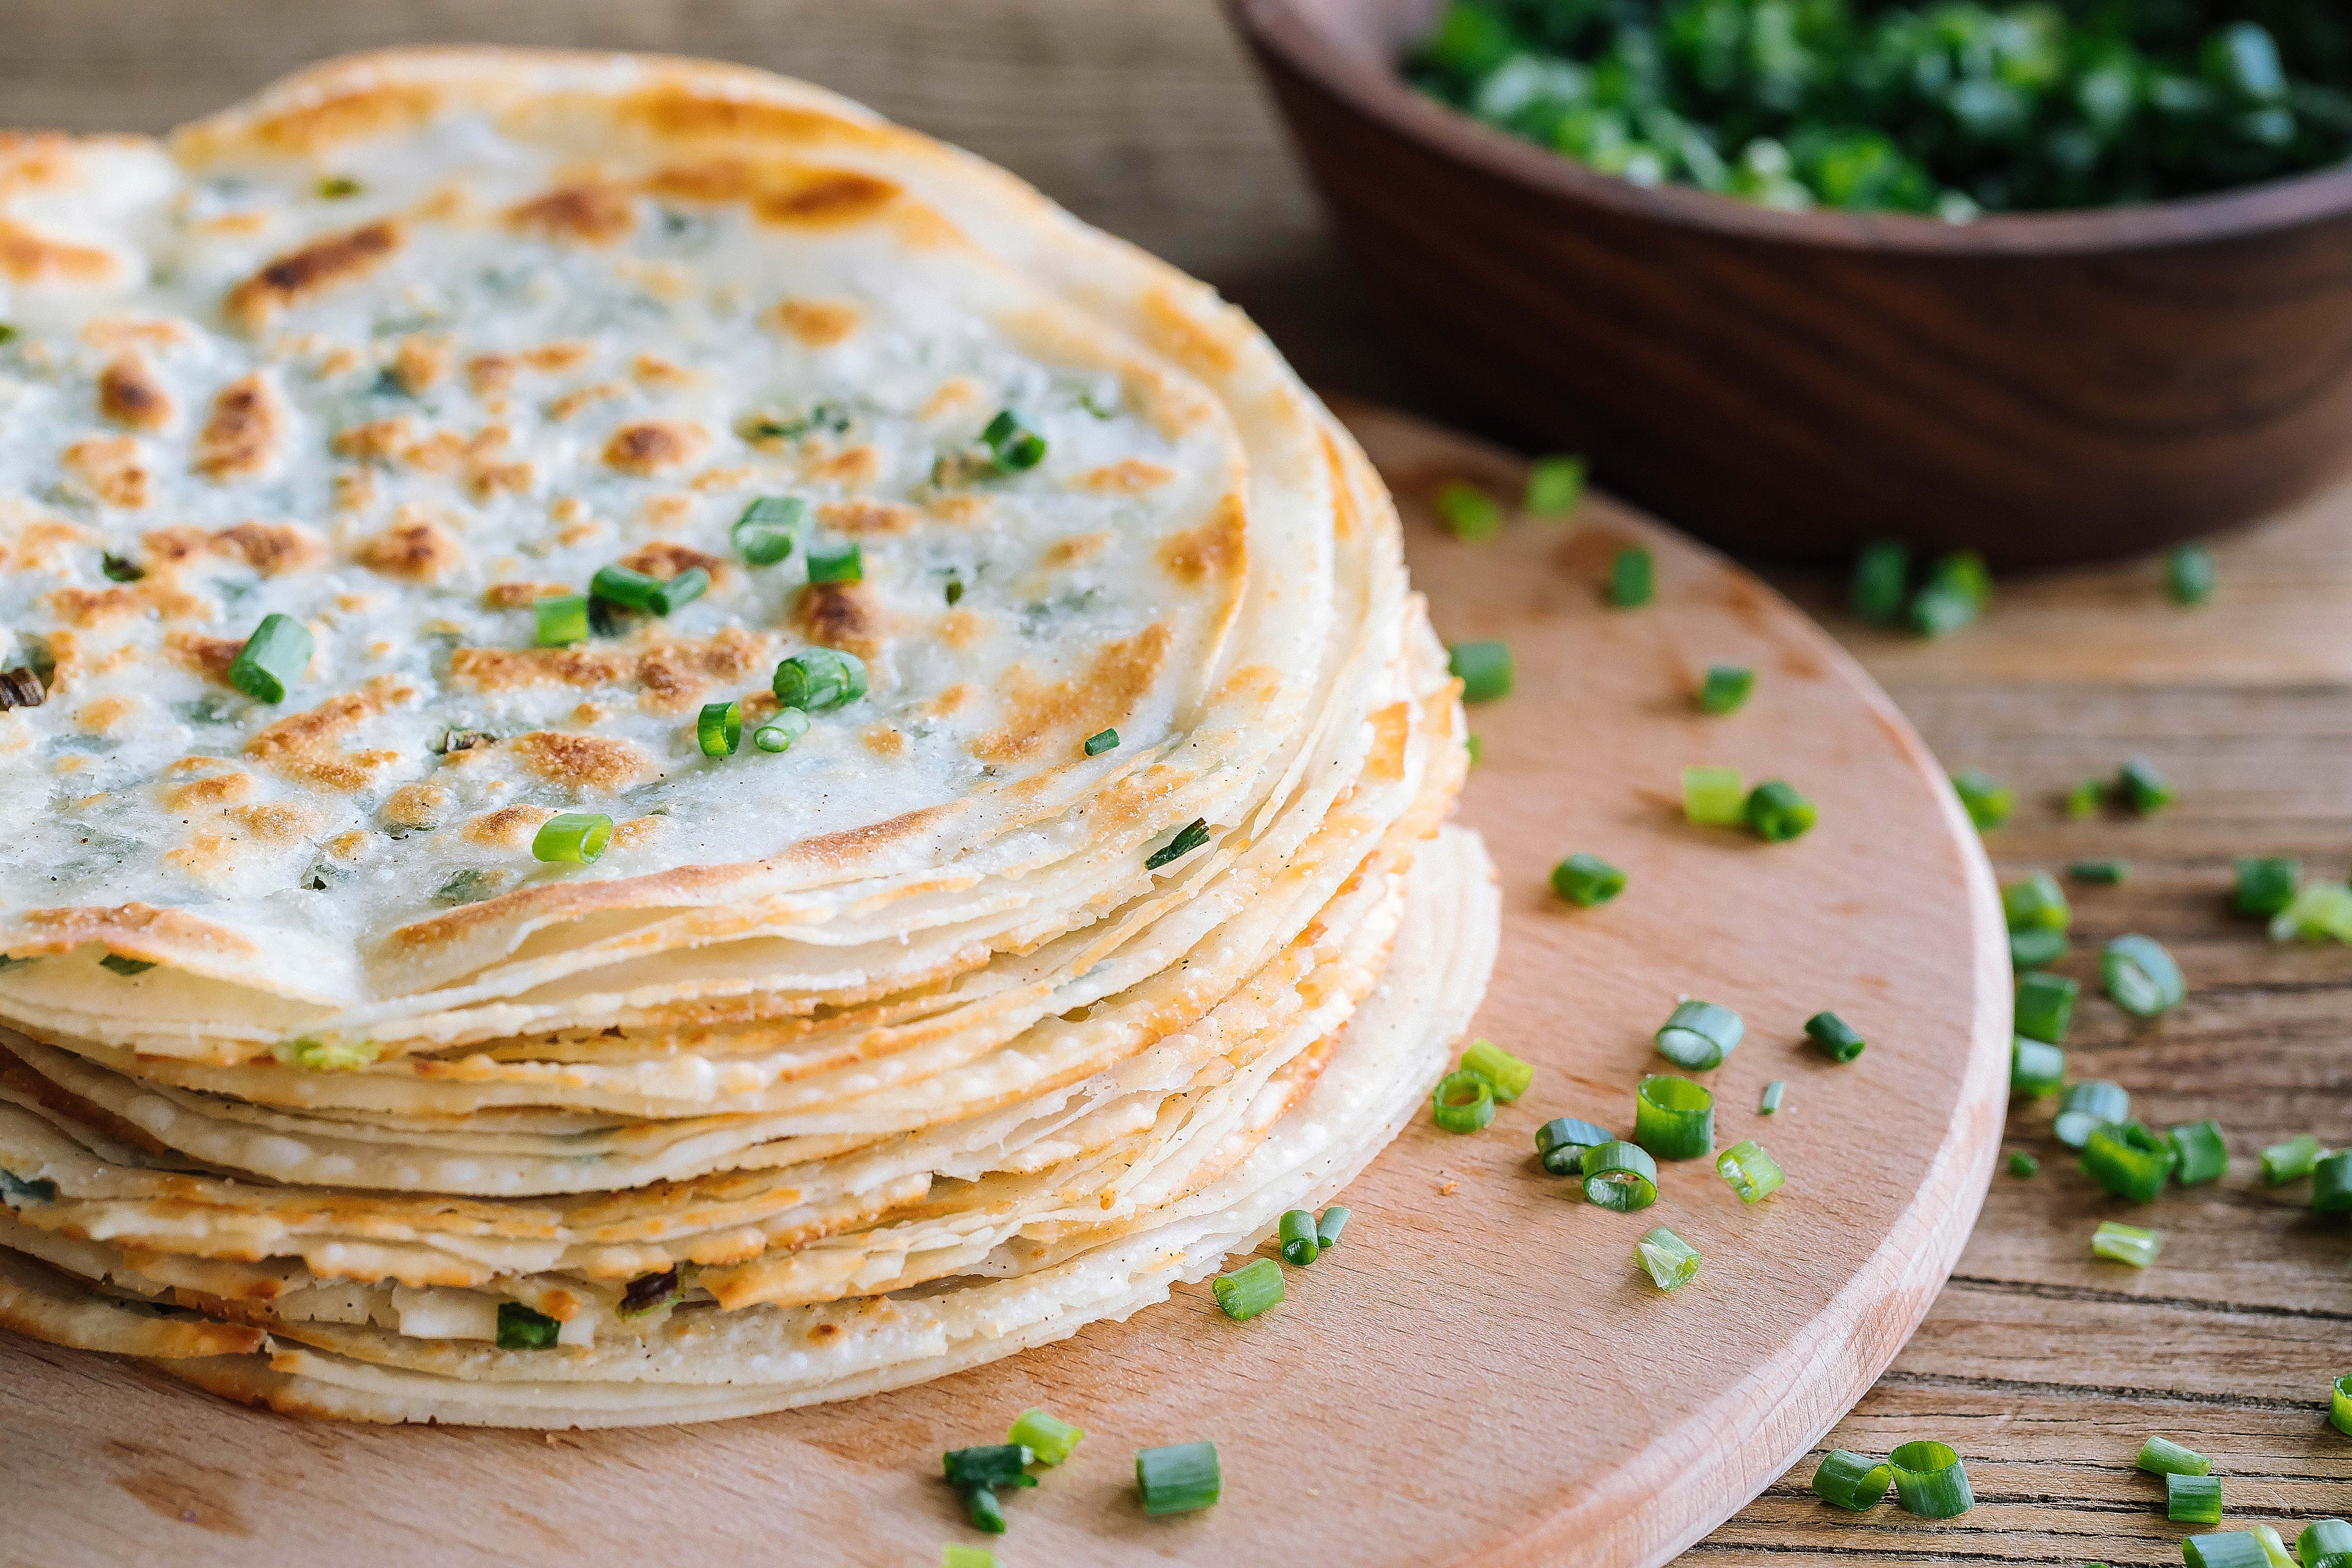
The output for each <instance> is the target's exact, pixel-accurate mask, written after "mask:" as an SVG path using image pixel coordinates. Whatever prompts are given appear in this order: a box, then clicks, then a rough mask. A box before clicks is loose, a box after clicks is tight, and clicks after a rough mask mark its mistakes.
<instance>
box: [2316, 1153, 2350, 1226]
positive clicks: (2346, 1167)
mask: <svg viewBox="0 0 2352 1568" xmlns="http://www.w3.org/2000/svg"><path fill="white" fill-rule="evenodd" d="M2311 1212H2312V1213H2314V1214H2352V1149H2345V1150H2339V1151H2338V1152H2336V1153H2333V1154H2323V1155H2321V1156H2320V1158H2319V1163H2317V1164H2315V1165H2314V1166H2312V1168H2311Z"/></svg>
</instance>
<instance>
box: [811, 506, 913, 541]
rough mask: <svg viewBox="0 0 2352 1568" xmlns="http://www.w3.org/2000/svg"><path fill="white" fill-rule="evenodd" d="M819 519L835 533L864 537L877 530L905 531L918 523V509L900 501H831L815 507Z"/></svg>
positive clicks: (881, 531)
mask: <svg viewBox="0 0 2352 1568" xmlns="http://www.w3.org/2000/svg"><path fill="white" fill-rule="evenodd" d="M816 515H817V521H820V522H822V523H824V525H825V527H827V528H829V529H831V530H833V531H835V533H842V534H846V535H848V536H849V537H850V538H852V539H863V538H866V537H869V536H871V535H874V534H877V533H904V532H906V531H908V529H911V528H913V527H914V526H915V516H916V513H915V509H914V508H913V507H910V506H905V505H902V504H900V503H899V502H898V501H887V500H829V501H826V502H824V504H823V505H821V506H819V507H818V508H817V509H816Z"/></svg>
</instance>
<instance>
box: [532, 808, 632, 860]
mask: <svg viewBox="0 0 2352 1568" xmlns="http://www.w3.org/2000/svg"><path fill="white" fill-rule="evenodd" d="M612 841H613V819H612V818H611V817H609V816H605V815H604V813H603V812H601V811H566V812H561V813H558V814H557V815H556V816H551V817H549V818H548V819H547V820H546V821H545V822H542V823H541V824H540V825H539V833H538V836H537V837H534V838H532V839H531V841H530V854H531V858H532V859H534V860H566V861H570V862H571V863H572V864H573V865H578V866H585V865H587V864H589V863H590V862H591V861H593V860H594V859H595V858H596V857H598V856H599V855H602V854H603V853H604V846H606V845H607V844H610V843H611V842H612Z"/></svg>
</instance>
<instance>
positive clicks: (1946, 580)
mask: <svg viewBox="0 0 2352 1568" xmlns="http://www.w3.org/2000/svg"><path fill="white" fill-rule="evenodd" d="M1927 586H1928V587H1930V588H1940V589H1943V590H1944V591H1946V592H1948V593H1953V594H1958V595H1960V596H1961V597H1963V598H1965V599H1967V600H1969V602H1970V603H1971V604H1974V605H1979V607H1981V606H1982V605H1985V604H1987V603H1989V602H1990V600H1991V598H1992V573H1991V572H1990V571H1989V570H1988V569H1987V568H1986V566H1985V563H1984V557H1983V556H1981V555H1979V554H1978V553H1977V552H1975V551H1973V550H1955V551H1953V552H1951V553H1950V554H1948V555H1939V556H1937V558H1936V559H1935V561H1934V562H1933V563H1930V564H1929V565H1928V567H1927Z"/></svg>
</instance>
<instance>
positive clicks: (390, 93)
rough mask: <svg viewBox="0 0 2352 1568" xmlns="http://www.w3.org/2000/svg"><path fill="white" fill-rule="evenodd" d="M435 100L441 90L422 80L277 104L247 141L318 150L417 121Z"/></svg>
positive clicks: (293, 149) (288, 149) (302, 150)
mask: <svg viewBox="0 0 2352 1568" xmlns="http://www.w3.org/2000/svg"><path fill="white" fill-rule="evenodd" d="M440 105H441V90H440V89H438V88H436V87H430V86H427V85H425V83H422V82H384V83H382V84H379V85H376V86H371V87H362V88H355V89H352V91H349V92H342V93H337V94H335V95H334V96H333V97H331V98H323V99H320V100H316V101H314V102H310V103H303V104H298V105H297V106H295V107H294V108H291V109H281V110H278V112H277V113H275V114H271V115H268V116H266V117H265V118H263V119H261V120H258V121H255V122H254V124H253V129H252V137H253V140H254V141H255V142H257V143H258V144H259V145H261V146H263V147H267V148H269V149H271V150H272V151H275V152H279V153H323V152H325V151H326V150H327V149H328V148H330V147H334V146H338V145H341V143H343V142H356V141H360V140H362V138H365V137H369V136H379V135H382V134H383V133H384V132H389V131H398V130H401V129H403V128H404V127H406V126H411V125H419V124H422V123H424V122H425V121H427V120H430V119H431V118H432V117H433V114H434V111H435V110H437V109H438V108H439V107H440Z"/></svg>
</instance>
